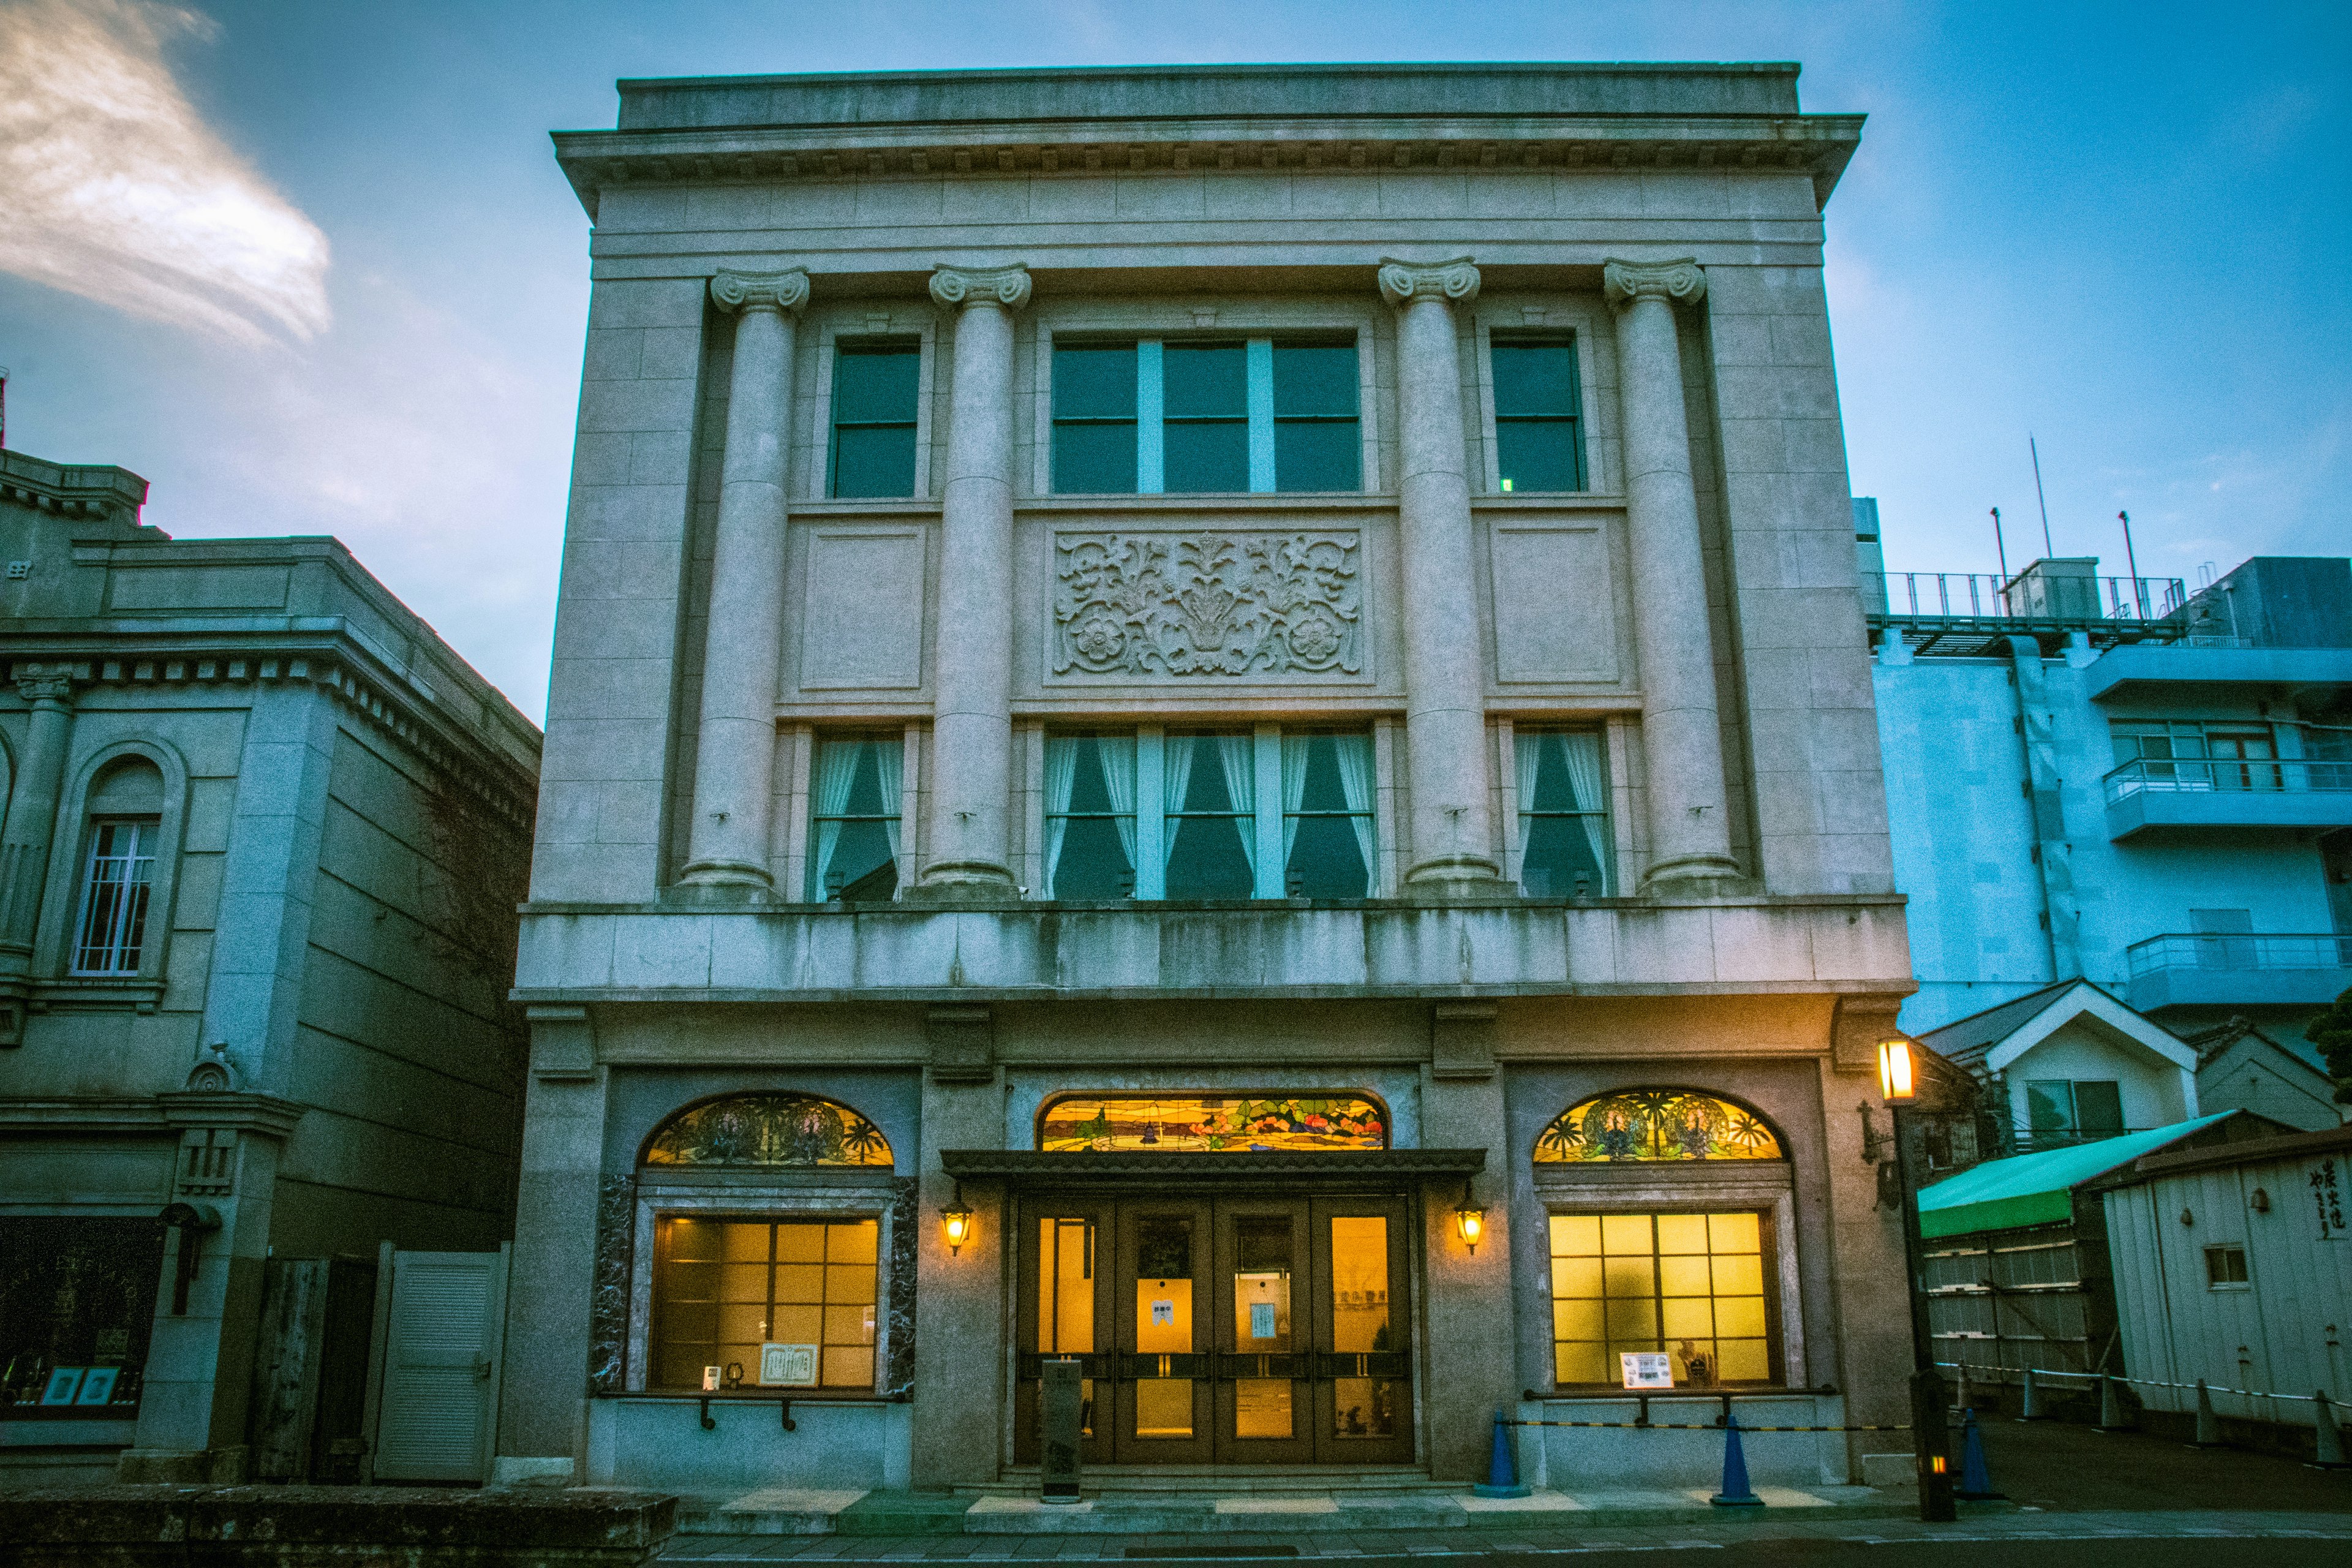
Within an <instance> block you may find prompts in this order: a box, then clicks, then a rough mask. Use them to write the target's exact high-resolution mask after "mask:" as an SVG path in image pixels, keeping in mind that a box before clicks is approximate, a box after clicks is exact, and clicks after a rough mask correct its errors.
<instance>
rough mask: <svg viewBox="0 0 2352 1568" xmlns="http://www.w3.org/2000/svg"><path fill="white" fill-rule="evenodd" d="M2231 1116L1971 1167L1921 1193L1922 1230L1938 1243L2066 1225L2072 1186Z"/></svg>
mask: <svg viewBox="0 0 2352 1568" xmlns="http://www.w3.org/2000/svg"><path fill="white" fill-rule="evenodd" d="M2230 1114H2231V1113H2230V1112H2229V1111H2226V1110H2220V1111H2216V1112H2214V1113H2213V1114H2212V1115H2210V1116H2200V1117H2199V1118H2197V1119H2196V1120H2195V1121H2176V1122H2174V1123H2173V1124H2172V1125H2171V1126H2169V1127H2153V1128H2150V1129H2149V1130H2148V1131H2145V1132H2126V1133H2125V1134H2124V1135H2123V1136H2122V1137H2120V1138H2102V1139H2100V1140H2099V1141H2098V1142H2095V1143H2075V1144H2073V1145H2070V1146H2069V1147H2067V1148H2063V1149H2048V1150H2044V1151H2043V1152H2041V1153H2039V1154H2013V1155H2011V1157H2010V1158H2008V1159H2006V1160H1987V1161H1986V1162H1985V1163H1983V1164H1981V1165H1971V1166H1970V1167H1969V1169H1967V1170H1965V1171H1962V1172H1961V1173H1959V1174H1958V1175H1957V1176H1954V1177H1952V1178H1950V1179H1949V1180H1948V1181H1942V1182H1937V1184H1935V1185H1934V1186H1932V1187H1929V1188H1927V1189H1926V1190H1925V1191H1923V1192H1921V1193H1920V1194H1919V1234H1920V1235H1921V1236H1923V1237H1927V1239H1929V1240H1931V1241H1932V1240H1934V1239H1935V1238H1936V1237H1943V1236H1967V1235H1969V1234H1970V1233H1971V1232H1974V1231H1979V1230H2015V1229H2017V1228H2018V1227H2019V1226H2028V1225H2059V1224H2063V1222H2065V1221H2067V1220H2070V1219H2072V1218H2074V1188H2076V1187H2078V1186H2081V1185H2082V1184H2084V1182H2087V1181H2089V1180H2091V1178H2093V1177H2094V1176H2104V1175H2105V1174H2106V1173H2108V1172H2109V1171H2112V1170H2115V1169H2116V1168H2117V1167H2119V1166H2123V1165H2128V1164H2130V1163H2132V1162H2133V1161H2134V1160H2137V1159H2138V1158H2139V1157H2140V1156H2141V1155H2142V1154H2152V1153H2154V1152H2156V1151H2157V1150H2158V1149H2161V1148H2163V1147H2164V1146H2165V1145H2166V1144H2168V1143H2173V1142H2179V1140H2181V1139H2183V1138H2186V1137H2187V1136H2189V1134H2190V1133H2192V1132H2195V1131H2199V1130H2200V1128H2206V1127H2210V1126H2211V1125H2213V1123H2215V1122H2217V1121H2221V1119H2222V1118H2224V1117H2226V1116H2228V1115H2230Z"/></svg>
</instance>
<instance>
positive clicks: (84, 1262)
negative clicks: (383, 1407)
mask: <svg viewBox="0 0 2352 1568" xmlns="http://www.w3.org/2000/svg"><path fill="white" fill-rule="evenodd" d="M146 495H147V484H146V481H145V480H143V479H140V478H138V477H137V476H136V475H133V474H131V473H127V472H125V471H124V470H122V469H121V468H106V467H76V466H68V465H61V464H56V463H48V462H44V461H41V460H40V459H38V458H32V457H29V456H27V455H26V454H24V453H21V452H0V561H5V581H0V665H5V675H6V679H7V684H6V685H5V687H0V800H5V803H6V805H5V811H6V816H5V828H0V1473H29V1472H33V1471H38V1472H40V1473H42V1474H44V1475H45V1476H47V1477H51V1478H56V1479H67V1478H73V1479H91V1478H105V1477H111V1476H112V1475H114V1474H115V1473H117V1470H118V1468H120V1471H121V1473H122V1474H124V1475H126V1476H133V1477H140V1476H144V1477H151V1478H173V1479H205V1478H207V1477H210V1478H212V1479H236V1478H238V1477H239V1476H241V1475H243V1474H245V1473H247V1468H248V1466H247V1439H248V1435H249V1433H250V1432H251V1431H252V1430H253V1429H254V1425H255V1415H256V1413H255V1412H254V1411H253V1410H252V1409H251V1408H250V1406H251V1405H253V1403H254V1396H255V1394H256V1391H257V1388H258V1389H260V1390H263V1391H265V1400H266V1398H267V1397H268V1395H267V1394H266V1391H267V1390H268V1387H269V1386H270V1379H271V1377H272V1375H273V1374H274V1373H275V1372H277V1371H278V1370H280V1367H279V1366H278V1361H279V1359H280V1358H276V1357H274V1356H271V1355H263V1356H261V1357H260V1358H259V1360H260V1361H261V1363H262V1364H261V1365H260V1366H259V1367H258V1369H257V1365H256V1363H257V1353H256V1345H257V1338H258V1337H259V1336H260V1334H261V1319H262V1317H263V1315H264V1299H263V1298H264V1290H265V1276H266V1274H267V1273H268V1269H266V1267H265V1265H266V1264H268V1266H269V1268H282V1267H283V1266H284V1265H286V1264H288V1263H289V1262H291V1261H293V1260H297V1259H335V1258H351V1259H356V1260H358V1262H359V1265H360V1267H361V1268H362V1271H364V1270H371V1269H372V1268H373V1264H374V1261H375V1258H376V1257H377V1252H378V1248H379V1246H380V1245H381V1244H383V1243H385V1242H391V1243H394V1244H395V1245H397V1246H399V1247H415V1248H427V1249H449V1250H482V1249H488V1250H493V1251H494V1250H495V1249H496V1248H497V1247H499V1244H500V1242H501V1241H502V1240H504V1239H505V1238H506V1237H509V1236H510V1235H511V1234H512V1230H511V1226H512V1213H513V1202H514V1191H515V1170H516V1158H517V1145H518V1142H519V1141H520V1131H521V1127H520V1121H521V1110H522V1107H521V1079H522V1063H523V1058H522V1050H523V1042H522V1039H521V1033H520V1016H517V1015H516V1014H515V1013H514V1011H513V1009H512V1008H511V1006H510V1005H509V1003H508V1002H507V1000H506V997H505V991H506V989H507V985H506V982H507V979H508V976H509V973H511V963H512V958H513V951H514V931H515V914H514V907H515V904H516V901H517V900H518V899H519V898H520V895H521V892H522V889H523V879H524V872H525V869H526V865H527V856H528V847H529V844H530V828H531V812H532V806H533V802H532V789H533V785H534V784H535V781H536V779H537V776H538V770H539V734H538V731H536V730H535V729H534V728H533V727H532V726H531V725H530V722H529V721H526V720H525V719H524V718H523V717H522V716H521V715H520V714H519V713H517V712H516V711H515V710H514V709H513V708H512V707H511V706H510V705H509V703H508V702H507V701H506V700H505V699H504V698H502V697H500V696H499V693H498V692H497V691H495V690H494V689H491V688H490V686H489V685H488V683H487V682H486V681H484V680H483V679H482V678H481V677H480V676H479V675H477V674H476V673H475V672H474V671H473V670H472V669H470V668H467V665H466V664H465V662H464V661H463V660H462V659H460V658H458V657H457V655H456V654H455V653H454V652H452V651H451V650H450V649H449V647H447V646H446V644H444V643H443V642H442V641H441V639H440V638H439V637H436V636H435V635H434V633H433V631H432V628H430V627H429V626H425V623H424V622H422V621H420V620H419V619H417V617H416V616H414V615H412V614H411V613H410V612H409V611H408V610H406V609H405V608H404V607H403V606H402V605H400V603H399V602H398V601H397V600H395V599H394V597H393V596H392V595H390V594H389V593H387V592H386V591H385V590H384V588H383V585H382V584H379V583H377V582H376V581H375V580H374V579H373V578H372V577H370V576H369V575H368V574H367V573H366V572H365V571H363V570H362V568H361V567H360V565H359V563H357V562H355V561H353V560H352V557H351V555H350V554H349V553H348V552H346V551H345V550H344V549H343V547H342V546H341V545H340V544H338V543H337V542H334V541H333V540H331V539H232V540H178V541H174V540H172V539H170V538H168V537H167V536H165V535H164V534H163V532H161V531H158V530H156V529H153V528H148V527H143V526H142V525H141V523H140V521H139V514H140V509H141V506H142V504H143V502H144V501H145V500H146ZM273 1258H274V1259H275V1260H276V1262H275V1263H274V1264H269V1260H271V1259H273ZM372 1307H373V1300H372V1292H369V1291H366V1290H364V1289H362V1291H361V1293H360V1295H359V1299H358V1300H357V1301H356V1303H348V1304H345V1310H346V1315H347V1316H348V1315H350V1314H352V1313H355V1314H356V1334H357V1340H358V1344H359V1346H360V1347H361V1353H362V1355H363V1353H364V1346H365V1344H366V1340H367V1333H368V1320H369V1316H370V1312H371V1310H372ZM317 1349H318V1347H317V1346H316V1345H312V1346H311V1347H310V1351H311V1352H313V1353H315V1352H316V1351H317ZM310 1364H311V1365H312V1366H313V1367H315V1365H316V1363H315V1361H314V1362H312V1363H310ZM346 1370H348V1369H346ZM362 1371H363V1368H362ZM309 1396H310V1398H312V1399H313V1400H315V1398H316V1386H315V1381H314V1383H313V1384H312V1385H311V1387H310V1391H309ZM352 1414H353V1415H356V1412H353V1413H352ZM354 1426H355V1422H354ZM293 1458H295V1459H297V1460H299V1459H300V1458H302V1457H301V1456H294V1457H293ZM298 1468H299V1467H298ZM280 1473H284V1472H283V1471H282V1470H281V1472H280Z"/></svg>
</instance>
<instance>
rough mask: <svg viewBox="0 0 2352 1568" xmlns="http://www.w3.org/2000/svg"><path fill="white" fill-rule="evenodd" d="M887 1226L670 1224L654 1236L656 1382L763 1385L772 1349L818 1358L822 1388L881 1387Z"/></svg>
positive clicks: (748, 1222)
mask: <svg viewBox="0 0 2352 1568" xmlns="http://www.w3.org/2000/svg"><path fill="white" fill-rule="evenodd" d="M879 1229H880V1226H879V1225H878V1223H877V1221H874V1220H870V1219H863V1220H847V1221H838V1220H836V1221H820V1220H808V1221H784V1222H771V1221H767V1220H741V1219H698V1218H697V1219H688V1218H683V1217H669V1218H665V1219H663V1220H662V1221H661V1224H660V1226H659V1230H658V1234H657V1235H656V1237H655V1240H654V1315H653V1337H654V1345H653V1369H652V1370H653V1378H652V1381H653V1383H654V1385H655V1386H656V1387H659V1388H687V1389H694V1388H700V1387H701V1386H702V1384H703V1373H704V1371H705V1369H706V1368H709V1367H717V1368H718V1369H719V1383H720V1385H721V1386H722V1387H735V1386H757V1384H758V1383H759V1375H760V1374H759V1367H760V1347H761V1345H762V1344H785V1345H808V1346H813V1347H814V1348H815V1350H816V1352H817V1356H816V1365H817V1386H818V1387H819V1388H824V1389H841V1390H845V1391H854V1392H856V1393H860V1394H864V1393H870V1392H871V1391H872V1390H873V1387H874V1346H875V1339H876V1335H875V1304H876V1291H875V1281H876V1274H877V1258H878V1256H879V1254H878V1249H877V1235H878V1232H879Z"/></svg>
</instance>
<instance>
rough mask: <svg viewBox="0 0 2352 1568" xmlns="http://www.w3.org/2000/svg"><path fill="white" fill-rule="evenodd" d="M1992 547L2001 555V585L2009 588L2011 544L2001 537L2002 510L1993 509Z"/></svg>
mask: <svg viewBox="0 0 2352 1568" xmlns="http://www.w3.org/2000/svg"><path fill="white" fill-rule="evenodd" d="M1992 547H1993V549H1994V550H1996V551H1998V552H2000V583H2001V586H2002V587H2003V588H2004V589H2006V588H2007V587H2008V586H2009V543H2008V542H2007V541H2005V540H2004V539H2002V538H2001V536H2000V508H1999V507H1995V508H1993V509H1992Z"/></svg>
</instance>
